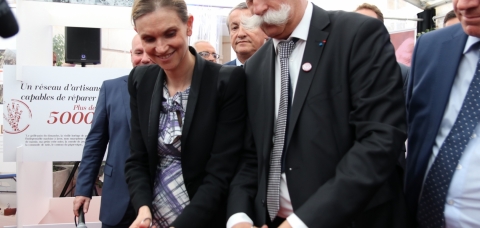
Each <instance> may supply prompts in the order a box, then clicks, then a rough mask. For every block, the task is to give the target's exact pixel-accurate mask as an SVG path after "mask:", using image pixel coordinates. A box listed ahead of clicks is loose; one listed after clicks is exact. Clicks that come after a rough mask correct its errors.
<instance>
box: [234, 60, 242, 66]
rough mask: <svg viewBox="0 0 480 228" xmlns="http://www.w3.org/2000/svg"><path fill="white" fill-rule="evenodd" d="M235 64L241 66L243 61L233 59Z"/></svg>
mask: <svg viewBox="0 0 480 228" xmlns="http://www.w3.org/2000/svg"><path fill="white" fill-rule="evenodd" d="M235 64H236V65H237V66H243V63H242V62H240V60H238V59H235Z"/></svg>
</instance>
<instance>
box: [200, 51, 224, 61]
mask: <svg viewBox="0 0 480 228" xmlns="http://www.w3.org/2000/svg"><path fill="white" fill-rule="evenodd" d="M198 54H199V55H200V56H202V57H204V58H208V57H209V56H210V55H212V56H213V58H215V59H219V58H220V55H219V54H216V53H213V54H211V53H210V52H208V51H201V52H199V53H198Z"/></svg>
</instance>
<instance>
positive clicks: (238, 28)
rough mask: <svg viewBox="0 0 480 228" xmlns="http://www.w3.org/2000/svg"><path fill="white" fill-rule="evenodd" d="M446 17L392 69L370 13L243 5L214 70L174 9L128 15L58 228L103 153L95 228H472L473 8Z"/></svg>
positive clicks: (145, 3) (163, 0) (296, 3)
mask: <svg viewBox="0 0 480 228" xmlns="http://www.w3.org/2000/svg"><path fill="white" fill-rule="evenodd" d="M452 4H453V8H454V10H453V11H452V12H451V13H449V14H447V16H446V17H445V22H444V24H445V27H446V28H443V29H439V30H437V31H433V32H429V33H427V34H424V35H422V36H421V37H420V38H419V39H418V40H417V43H416V46H415V50H414V53H413V58H412V63H411V66H410V67H408V66H405V65H403V64H401V63H399V62H397V60H396V57H395V50H394V47H393V45H392V43H391V42H390V35H389V33H388V31H387V29H386V28H385V26H384V24H383V14H382V12H381V11H380V10H379V9H378V8H377V7H376V6H374V5H371V4H367V3H365V4H362V5H360V6H359V7H358V8H357V9H356V10H354V12H344V11H326V10H324V9H322V8H320V7H319V6H317V5H315V4H313V3H311V2H309V1H308V0H247V1H246V2H241V3H239V4H238V5H237V6H236V7H234V8H233V9H232V10H231V12H230V13H229V15H228V17H227V23H226V26H227V28H228V31H229V35H230V41H231V45H232V49H233V50H234V51H235V53H236V56H237V58H236V59H234V60H232V61H230V62H228V63H226V64H224V65H220V64H218V63H217V61H218V59H219V58H220V55H219V54H218V53H217V52H216V50H215V48H214V47H213V46H212V45H211V44H210V43H208V42H207V41H197V42H195V43H194V44H192V46H190V45H189V41H188V40H189V36H191V35H192V28H193V26H192V25H193V23H194V17H193V16H192V15H190V14H189V13H188V11H187V5H186V3H185V1H184V0H135V1H134V4H133V7H132V14H131V19H132V21H133V23H134V28H135V31H136V32H137V35H136V36H135V37H134V38H133V41H132V49H131V60H132V65H133V67H134V68H133V70H132V71H131V73H130V75H129V76H123V77H120V78H117V79H113V80H107V81H105V82H104V83H103V85H102V88H101V90H100V95H99V99H98V104H97V106H96V110H95V114H94V117H93V122H92V127H91V130H90V132H89V134H88V137H87V139H86V142H85V147H84V152H83V157H82V161H81V165H80V170H79V174H78V179H77V187H76V191H75V195H76V197H75V199H74V202H73V211H74V214H75V215H76V216H78V213H79V210H83V211H84V212H85V213H87V212H88V209H89V202H90V199H91V196H92V189H93V186H94V182H95V180H96V177H97V173H98V170H99V168H100V165H101V162H102V160H103V157H104V155H105V151H106V149H107V145H108V156H107V159H106V165H105V169H104V173H105V182H104V187H103V194H102V201H101V210H100V220H101V222H102V227H105V228H110V227H120V228H122V227H130V228H140V227H156V228H163V227H176V228H182V227H227V228H243V227H244V228H252V227H262V228H265V227H281V228H285V227H286V228H288V227H294V228H304V227H345V228H347V227H348V228H377V227H378V228H385V227H389V228H390V227H395V228H396V227H398V228H404V227H405V228H407V227H408V228H410V227H421V228H427V227H432V228H437V227H442V228H443V227H447V228H453V227H455V228H457V227H458V228H459V227H480V219H479V218H480V216H479V215H480V205H479V204H478V202H479V200H480V175H478V172H477V171H475V170H478V167H480V166H478V164H480V150H478V148H479V147H480V141H479V139H477V135H480V128H479V127H478V126H477V124H478V122H479V118H480V115H479V114H480V110H479V108H478V107H480V89H479V88H480V84H479V85H477V84H476V83H480V74H479V73H478V72H480V70H479V69H477V67H478V66H480V61H479V60H478V59H479V51H478V50H479V45H478V43H480V42H479V41H480V21H479V20H478V18H480V17H479V16H480V15H479V14H480V0H453V3H452ZM407 138H408V140H407ZM406 141H407V144H405V142H406ZM405 145H407V146H405ZM405 147H406V148H405ZM405 150H406V151H407V156H406V157H405Z"/></svg>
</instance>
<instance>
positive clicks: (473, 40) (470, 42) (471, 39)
mask: <svg viewBox="0 0 480 228" xmlns="http://www.w3.org/2000/svg"><path fill="white" fill-rule="evenodd" d="M478 42H480V38H478V37H474V36H468V39H467V42H466V43H465V49H463V54H466V53H467V52H469V51H470V50H471V49H472V47H473V45H474V44H476V43H478Z"/></svg>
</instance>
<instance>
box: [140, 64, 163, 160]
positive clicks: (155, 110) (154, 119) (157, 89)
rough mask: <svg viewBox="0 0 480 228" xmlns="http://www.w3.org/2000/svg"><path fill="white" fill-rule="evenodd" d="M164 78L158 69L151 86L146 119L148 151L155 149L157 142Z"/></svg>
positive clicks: (161, 70)
mask: <svg viewBox="0 0 480 228" xmlns="http://www.w3.org/2000/svg"><path fill="white" fill-rule="evenodd" d="M152 76H153V75H145V76H144V77H152ZM164 80H165V72H164V71H163V69H160V71H159V72H158V75H157V80H156V81H155V86H154V87H153V93H152V100H151V102H150V114H149V119H148V147H149V148H150V151H157V144H158V142H157V141H158V124H159V121H160V111H161V109H162V98H163V82H164Z"/></svg>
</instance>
